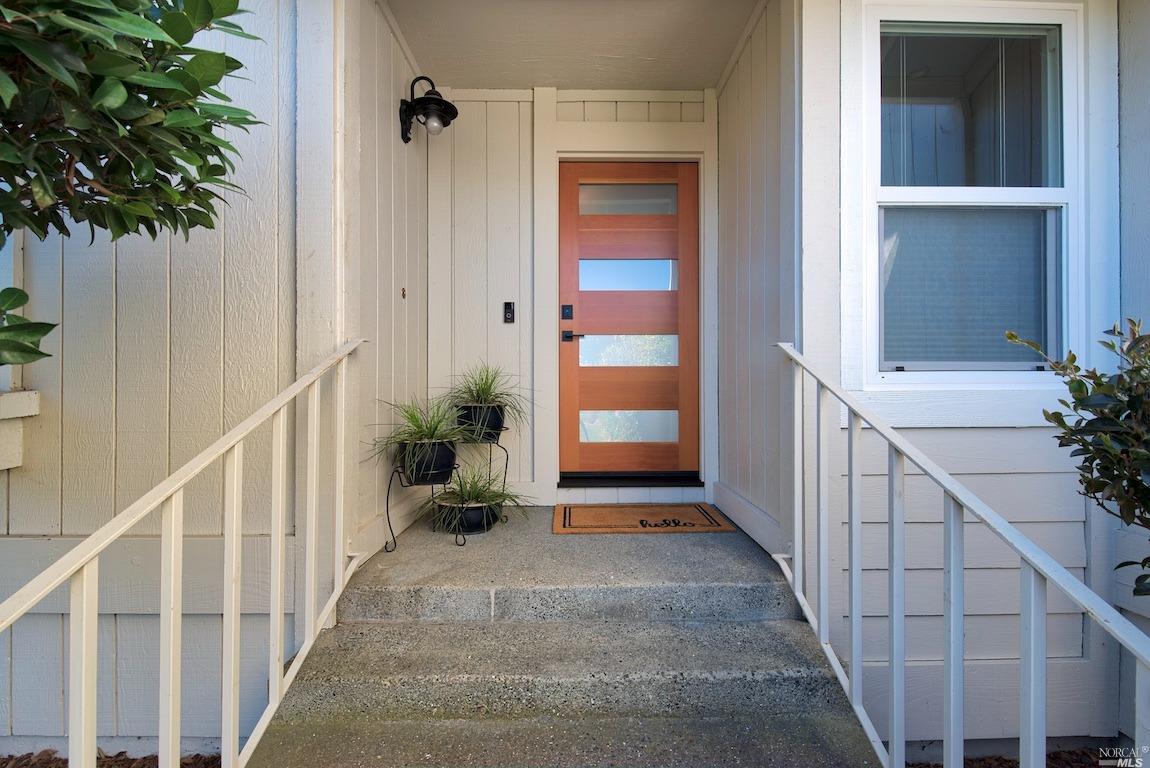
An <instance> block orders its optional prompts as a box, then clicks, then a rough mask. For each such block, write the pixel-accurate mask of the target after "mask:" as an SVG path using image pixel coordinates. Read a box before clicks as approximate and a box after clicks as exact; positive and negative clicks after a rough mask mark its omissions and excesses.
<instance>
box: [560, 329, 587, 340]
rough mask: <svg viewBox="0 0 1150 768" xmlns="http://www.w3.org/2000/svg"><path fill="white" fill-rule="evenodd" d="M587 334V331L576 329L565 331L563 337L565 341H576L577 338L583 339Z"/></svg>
mask: <svg viewBox="0 0 1150 768" xmlns="http://www.w3.org/2000/svg"><path fill="white" fill-rule="evenodd" d="M586 335H587V334H585V333H575V331H563V336H562V339H563V341H575V339H581V338H583V337H584V336H586Z"/></svg>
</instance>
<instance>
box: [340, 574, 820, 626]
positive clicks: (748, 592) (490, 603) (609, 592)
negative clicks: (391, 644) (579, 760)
mask: <svg viewBox="0 0 1150 768" xmlns="http://www.w3.org/2000/svg"><path fill="white" fill-rule="evenodd" d="M798 617H799V606H798V603H797V602H796V601H795V598H794V595H793V594H792V593H791V591H790V588H789V587H787V585H786V584H785V583H782V582H778V581H771V582H765V583H757V584H713V583H712V584H689V583H687V584H684V583H678V584H586V585H583V584H572V585H536V586H524V587H518V586H495V587H489V588H484V589H478V588H475V587H468V586H462V585H461V586H393V585H386V584H358V585H355V586H354V587H349V588H348V589H347V591H346V592H345V593H344V595H343V597H342V598H341V599H340V603H339V620H340V621H341V622H343V623H355V622H377V621H479V622H490V621H544V622H549V621H588V620H596V619H607V620H615V621H663V620H670V621H680V620H694V621H761V620H766V619H795V618H798Z"/></svg>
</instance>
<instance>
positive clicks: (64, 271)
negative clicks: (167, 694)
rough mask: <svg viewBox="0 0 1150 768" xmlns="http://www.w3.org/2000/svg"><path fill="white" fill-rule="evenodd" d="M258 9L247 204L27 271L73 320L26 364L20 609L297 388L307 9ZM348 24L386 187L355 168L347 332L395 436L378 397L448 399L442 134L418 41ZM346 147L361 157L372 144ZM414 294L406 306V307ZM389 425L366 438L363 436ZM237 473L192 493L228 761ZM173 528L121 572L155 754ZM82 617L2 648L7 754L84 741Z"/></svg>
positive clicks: (251, 489) (259, 517)
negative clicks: (437, 355)
mask: <svg viewBox="0 0 1150 768" xmlns="http://www.w3.org/2000/svg"><path fill="white" fill-rule="evenodd" d="M246 7H247V8H248V10H250V11H252V13H250V14H249V15H246V16H245V17H244V26H245V28H246V29H247V30H248V31H250V32H252V33H254V34H256V35H259V36H260V37H261V38H262V41H261V42H255V41H241V40H238V39H235V38H218V39H213V41H212V42H213V44H218V45H222V46H224V47H225V48H226V50H227V51H228V53H229V54H230V55H233V56H235V57H236V58H238V59H240V60H241V61H243V62H244V63H245V65H246V67H247V69H246V71H245V74H246V75H247V77H248V78H250V80H229V81H227V82H226V88H227V90H228V92H229V94H230V95H231V96H232V98H233V99H234V100H235V101H236V103H238V104H240V105H242V106H244V107H246V108H249V109H251V110H252V111H253V112H254V113H255V114H256V115H257V117H258V118H259V119H260V120H261V121H263V123H265V124H264V125H260V126H256V127H253V128H252V129H251V132H250V133H242V132H237V133H236V134H235V135H234V136H232V137H229V138H231V139H232V141H233V142H234V143H235V144H236V146H237V147H238V148H239V150H240V154H241V155H242V158H243V159H242V160H241V161H240V162H239V163H238V166H239V167H238V170H237V174H236V181H237V183H239V184H240V185H241V186H243V187H244V188H245V189H246V190H247V191H248V194H247V196H240V195H229V202H230V205H228V206H222V207H221V211H222V216H221V220H220V222H219V225H218V227H217V229H216V230H214V231H203V230H199V231H196V232H194V233H193V234H192V236H191V238H190V240H188V241H185V240H184V239H183V238H182V237H179V236H176V237H172V236H169V235H163V236H161V237H160V238H159V239H158V240H157V241H155V242H152V241H151V240H149V239H146V238H124V239H122V240H120V241H118V242H116V243H111V242H110V241H109V240H108V239H107V237H106V236H102V235H100V234H99V233H98V234H97V237H96V242H95V243H94V244H93V245H91V246H89V245H88V238H87V233H86V232H85V231H78V232H77V233H76V234H77V236H76V237H74V238H72V239H63V238H60V237H58V236H51V237H49V238H48V239H47V240H46V241H45V242H39V241H37V240H35V239H34V238H29V239H28V240H27V243H26V247H25V248H24V253H23V257H22V259H21V260H20V263H19V264H18V265H17V266H18V267H22V269H23V275H24V285H25V287H26V289H27V290H28V292H29V293H30V294H31V296H32V301H31V304H30V305H29V307H28V314H29V316H30V317H33V318H35V319H37V320H47V321H51V322H59V323H61V326H60V328H59V329H58V330H57V331H55V332H54V333H53V334H51V335H50V336H48V337H47V339H46V340H45V348H46V349H47V351H49V352H51V353H52V355H53V356H52V357H51V358H48V359H46V360H43V361H40V362H38V363H37V364H35V365H29V366H26V367H25V368H24V370H23V376H24V379H23V383H24V386H25V387H27V388H29V389H36V390H38V391H40V392H41V397H42V400H41V402H42V411H41V415H40V416H38V417H36V418H34V419H30V420H29V421H28V422H27V426H26V432H25V434H26V438H25V439H26V454H25V457H26V460H25V464H24V466H22V467H20V468H18V469H13V470H10V471H8V472H4V473H2V474H0V520H3V522H4V532H5V533H6V534H7V537H6V538H3V539H0V595H7V594H10V593H11V592H12V591H13V590H15V589H16V588H17V587H18V586H19V585H20V584H22V583H23V582H24V581H26V580H27V579H28V578H30V577H31V576H33V575H34V574H35V573H36V572H37V571H39V570H41V569H42V568H43V567H45V566H47V565H48V564H49V563H50V562H51V561H52V560H54V559H55V558H56V557H58V556H59V555H60V554H61V553H62V552H63V551H66V550H67V549H68V548H70V547H71V546H74V545H75V544H76V543H77V542H78V541H80V540H81V538H82V537H83V536H84V535H85V534H88V533H90V532H91V531H93V530H95V529H96V528H97V527H99V526H100V525H101V524H102V523H104V522H106V521H107V520H109V519H110V518H111V517H112V516H113V515H114V514H116V512H117V511H119V510H120V509H123V508H124V507H125V506H126V505H127V504H129V503H131V502H132V501H134V500H135V499H136V498H138V497H139V496H140V495H142V494H143V493H144V492H146V491H147V490H149V489H150V488H151V487H152V486H154V485H155V484H156V483H157V482H159V481H160V480H162V479H164V477H166V476H167V475H168V474H169V473H170V472H171V471H174V470H175V469H177V468H178V467H179V466H181V465H182V464H183V463H184V462H185V461H186V460H188V459H189V458H191V457H192V456H194V455H195V454H196V453H197V452H198V451H200V450H202V449H203V448H204V447H206V446H207V445H208V444H209V443H210V442H211V441H212V440H214V439H215V438H217V437H219V436H220V435H221V434H222V433H223V432H224V431H226V430H227V429H229V428H230V427H231V426H233V425H234V424H236V423H237V422H239V421H241V420H242V419H243V418H245V417H247V416H248V415H250V414H251V413H252V412H253V411H254V410H256V408H258V407H259V406H260V405H262V404H263V403H265V402H266V401H268V400H270V399H271V398H272V397H273V396H274V395H275V394H276V393H278V392H279V391H280V390H282V389H283V388H284V387H285V386H287V385H288V384H290V383H291V382H292V381H293V380H294V379H295V378H296V375H297V332H296V330H297V254H296V236H297V215H296V211H297V206H296V200H297V189H296V177H297V174H296V162H297V146H296V117H297V114H296V88H297V82H296V78H297V59H296V34H297V8H296V5H295V3H291V2H287V1H286V0H261V1H257V2H253V3H249V4H248V5H247V6H246ZM347 11H348V15H347V16H346V17H345V18H344V19H343V20H342V23H344V24H346V31H345V39H346V41H347V43H348V47H347V49H346V50H344V51H343V57H342V59H340V60H339V62H338V64H339V65H340V67H341V69H340V72H341V75H342V77H343V78H344V81H345V83H346V84H347V87H348V88H352V89H357V92H355V93H353V94H351V96H352V98H353V99H354V100H355V101H356V103H357V104H358V103H363V104H368V103H371V104H372V105H373V107H372V111H370V112H352V113H349V116H348V119H347V121H346V126H347V128H348V131H349V134H350V133H352V132H354V131H355V130H361V131H362V136H363V142H362V146H361V145H360V144H359V143H358V142H357V143H355V144H354V151H355V152H357V153H358V152H360V151H363V152H366V153H371V154H370V159H367V158H365V159H364V162H365V163H366V165H365V166H364V168H363V172H362V173H361V174H359V175H349V176H348V177H347V178H349V179H350V180H352V182H353V183H355V184H362V185H363V189H362V190H356V189H353V190H352V192H353V194H352V195H351V196H350V199H351V200H353V201H355V200H359V201H360V204H359V205H358V206H356V205H350V206H348V207H347V208H346V210H347V211H348V213H349V215H348V218H347V220H346V222H345V227H344V229H342V230H341V232H342V233H343V234H344V235H345V236H346V240H345V251H346V258H347V261H348V263H349V264H351V265H353V266H352V271H351V272H350V275H351V278H352V279H351V283H350V284H351V286H352V287H353V289H354V290H352V291H350V292H349V293H350V296H349V299H348V305H349V314H350V316H349V317H348V318H347V320H346V327H345V330H346V332H347V335H348V337H352V336H356V337H359V336H362V337H366V338H368V339H369V343H368V344H366V345H363V346H362V347H361V349H360V351H359V352H357V355H356V357H355V358H354V359H353V363H352V365H353V368H352V371H353V374H352V375H351V376H350V377H349V387H348V390H349V394H350V395H351V397H352V401H351V402H350V403H349V412H350V413H354V414H355V418H356V419H357V420H358V421H357V422H356V423H357V424H378V423H379V422H380V421H383V420H384V419H383V418H382V415H381V414H380V413H379V412H378V407H377V402H376V401H377V398H386V399H392V398H404V397H406V396H407V395H408V394H411V393H421V392H424V391H426V385H425V374H424V371H425V370H426V363H425V359H426V347H425V346H424V345H423V343H422V340H423V338H424V333H423V331H422V326H421V323H422V319H421V318H422V317H423V315H424V313H425V309H424V307H425V296H426V289H425V284H424V280H423V274H424V265H425V263H426V261H425V256H424V253H425V240H424V232H425V231H426V206H425V203H424V200H425V198H426V192H425V189H426V186H425V185H426V171H425V169H426V162H425V148H424V147H425V145H424V141H425V138H424V137H422V136H419V135H418V132H417V137H416V140H415V141H414V142H413V144H412V145H410V146H409V147H407V148H406V151H405V150H404V149H403V145H402V144H401V143H400V141H399V138H398V131H397V130H396V126H395V121H394V107H395V105H396V104H397V103H398V100H399V98H400V94H403V93H406V89H407V86H408V83H409V82H410V80H411V78H412V77H413V76H414V74H413V72H414V67H413V66H412V64H411V63H410V62H409V61H407V57H406V55H405V53H404V51H405V50H406V46H401V45H399V44H396V42H395V38H394V35H393V33H392V31H391V28H390V27H389V22H388V20H387V18H386V17H385V13H384V11H383V10H382V9H381V8H380V7H378V6H377V5H376V4H375V3H374V2H371V1H370V0H360V1H359V2H354V3H349V4H348V7H347ZM342 146H343V147H344V148H345V150H346V151H347V152H349V153H350V152H351V151H352V147H353V144H352V143H351V142H350V141H346V140H345V142H344V144H343V145H342ZM345 160H347V161H352V160H354V161H355V162H358V161H359V158H358V156H357V157H355V158H352V157H351V156H350V155H349V156H348V157H346V158H345ZM348 164H349V165H352V163H351V162H349V163H348ZM360 222H363V224H362V229H361V228H360ZM300 288H301V289H304V290H306V289H307V288H308V286H300ZM403 288H406V292H407V301H406V302H402V301H398V300H395V299H394V298H393V294H398V293H399V292H400V291H401V290H402V289H403ZM332 316H333V317H334V315H332ZM299 322H303V321H302V320H301V321H299ZM309 332H310V331H309ZM408 339H415V342H414V343H411V344H409V343H408ZM325 343H326V342H325ZM304 346H305V348H306V346H307V345H306V344H305V345H304ZM328 349H330V344H328V345H327V346H326V347H325V348H324V350H321V352H326V351H327V350H328ZM299 362H300V364H301V365H303V364H305V363H306V364H307V365H310V362H312V361H299ZM328 391H329V390H328V388H327V386H326V384H325V397H324V405H323V407H324V408H330V406H331V401H330V397H328V395H327V394H326V393H327V392H328ZM361 399H362V401H363V402H362V403H361V402H360V400H361ZM361 406H362V409H361ZM374 431H375V430H374V429H369V428H368V427H367V426H364V427H363V430H362V431H360V432H357V433H356V437H357V438H359V439H362V440H366V439H368V438H369V437H370V436H371V434H374ZM359 447H360V448H361V449H362V448H363V446H362V444H360V445H359ZM270 454H271V452H270V440H269V428H268V427H266V426H265V427H264V428H263V429H261V430H260V431H258V432H257V433H256V434H255V435H254V436H253V437H252V438H249V439H248V440H247V441H245V467H244V518H243V530H244V537H245V538H244V547H243V554H242V562H243V566H244V573H243V585H244V592H243V599H242V611H243V614H244V615H243V618H242V644H243V655H242V665H241V668H242V675H241V691H240V701H241V723H240V726H241V732H246V731H247V730H249V729H250V728H251V727H252V726H253V725H254V723H255V719H256V718H257V717H258V716H259V714H260V713H261V712H262V710H263V708H264V706H265V705H266V701H267V680H266V635H267V626H268V624H267V622H268V618H267V610H268V591H269V586H268V541H269V540H268V538H267V532H268V530H269V523H270V521H269V518H268V513H269V512H268V506H267V499H268V489H269V487H270ZM357 458H361V457H357ZM357 466H359V467H362V470H361V471H360V472H359V473H358V474H356V476H355V477H353V478H351V479H350V483H349V484H350V487H351V488H352V489H353V492H352V494H351V495H350V496H349V501H350V505H351V506H352V508H353V510H354V511H352V512H350V513H349V516H348V519H349V521H350V522H351V523H352V525H351V527H350V528H349V530H348V535H349V537H354V536H355V535H356V534H357V533H359V532H360V531H359V529H360V528H362V525H356V523H362V522H363V521H366V520H369V519H370V518H372V517H374V515H375V514H376V512H377V508H378V503H377V498H378V497H377V496H376V492H377V490H378V475H380V474H381V473H382V470H381V469H379V468H377V467H376V466H375V465H374V464H370V463H362V464H358V463H357ZM353 474H354V473H353ZM220 478H221V472H220V470H219V468H218V466H217V467H213V468H212V469H209V470H208V471H206V472H205V473H204V475H203V476H201V477H200V478H198V479H197V480H195V481H193V482H192V483H191V484H190V485H189V486H188V488H187V490H186V495H185V528H186V533H187V536H188V538H187V539H186V544H185V555H184V562H185V577H186V581H185V586H184V611H185V618H184V640H183V647H184V660H183V681H184V685H183V735H184V736H185V737H186V738H187V739H190V740H191V742H185V744H186V745H189V744H190V746H191V747H192V748H201V747H203V746H204V745H206V746H207V748H211V743H212V742H211V740H212V739H215V738H217V737H218V736H219V725H220V720H219V718H220V702H221V700H222V699H221V689H220V686H221V670H220V631H221V616H220V613H219V612H220V610H221V609H222V604H223V603H222V595H221V585H220V583H219V581H220V578H221V577H220V574H221V572H222V569H221V567H220V564H219V563H220V557H221V554H222V540H221V539H220V533H221V517H222V513H221V504H220V498H221V491H222V489H221V479H220ZM361 478H364V480H363V482H362V484H361V485H356V484H358V483H360V482H361ZM360 487H362V488H363V490H362V491H361V490H360ZM292 525H293V521H289V539H288V564H287V578H286V587H285V595H284V604H285V611H286V612H287V614H288V621H287V626H286V630H285V633H286V643H285V647H286V648H287V649H289V650H291V649H294V648H295V647H296V645H295V642H294V631H293V621H292V620H291V619H292V614H293V613H294V610H295V609H294V599H295V589H296V584H295V582H296V569H295V567H294V561H295V558H294V554H295V540H294V536H292V535H291V534H292V532H293V527H292ZM158 531H159V524H158V520H154V519H151V518H149V519H147V520H145V521H144V522H142V523H141V524H140V525H139V526H138V527H137V529H136V530H134V531H133V537H132V538H129V539H126V540H124V541H122V542H118V543H116V544H114V545H112V546H111V547H110V548H109V549H108V551H107V552H106V553H105V554H104V555H103V558H102V563H101V585H100V586H101V592H100V595H101V600H100V612H101V617H100V636H99V641H98V642H99V655H100V664H99V673H100V686H99V702H98V707H99V735H100V737H101V738H102V739H107V738H113V737H125V738H143V739H145V740H148V739H153V738H154V737H155V735H156V734H157V732H158V729H157V723H156V717H157V711H158V710H157V701H158V699H157V696H158V683H157V679H158V663H159V662H158V658H159V621H158V618H157V617H156V615H155V614H156V612H157V611H158V591H159V586H158V582H159V565H158V557H159V543H158V540H157V539H156V538H155V536H156V535H157V534H158ZM321 546H323V548H324V549H323V551H325V552H326V551H327V550H328V545H327V544H326V543H324V544H321ZM321 566H322V567H323V568H325V569H328V568H329V566H328V565H325V564H321ZM325 572H327V571H325ZM321 594H323V593H322V590H321ZM64 605H65V603H64V600H63V598H62V597H61V596H60V595H53V596H51V597H49V598H48V599H46V600H45V601H44V602H43V603H42V604H41V605H39V606H38V607H37V608H36V609H35V610H34V611H33V612H32V613H30V614H29V615H28V616H26V617H24V618H22V619H21V620H20V621H18V622H17V623H16V624H15V625H14V626H13V627H12V628H11V629H10V630H8V631H7V632H4V633H0V754H3V753H6V752H7V751H10V750H9V749H7V748H6V746H5V744H6V743H7V744H11V745H13V748H23V747H25V746H27V745H29V744H38V745H42V744H55V743H57V742H53V741H52V739H53V738H58V737H61V736H63V735H64V733H65V716H64V715H65V706H66V702H65V696H64V693H63V691H64V680H65V679H66V677H65V676H66V674H67V670H66V665H67V653H66V651H67V617H66V616H65V615H64V614H63V609H64ZM30 738H31V739H35V740H36V741H33V742H30V741H29V739H30ZM196 739H200V740H201V741H199V742H197V741H196ZM203 740H206V741H203ZM113 743H124V742H113ZM146 743H147V742H146V741H145V742H143V744H144V746H140V747H137V748H138V749H147V748H148V747H147V746H146Z"/></svg>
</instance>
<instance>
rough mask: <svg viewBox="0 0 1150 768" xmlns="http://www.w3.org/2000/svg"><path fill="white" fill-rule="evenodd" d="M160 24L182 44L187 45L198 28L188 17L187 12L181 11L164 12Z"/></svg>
mask: <svg viewBox="0 0 1150 768" xmlns="http://www.w3.org/2000/svg"><path fill="white" fill-rule="evenodd" d="M160 26H161V27H163V29H164V31H165V32H167V33H168V35H169V36H171V38H172V39H173V40H175V41H176V42H177V43H179V44H180V45H187V44H188V43H190V42H191V41H192V38H193V37H195V35H196V29H195V27H194V26H192V20H191V19H189V18H188V15H187V14H186V13H180V12H179V11H167V12H166V13H164V15H163V16H162V17H160Z"/></svg>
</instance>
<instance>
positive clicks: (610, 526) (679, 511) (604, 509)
mask: <svg viewBox="0 0 1150 768" xmlns="http://www.w3.org/2000/svg"><path fill="white" fill-rule="evenodd" d="M734 530H736V529H735V526H734V525H732V524H731V521H730V520H728V519H727V518H725V517H723V515H722V513H720V512H719V510H718V509H716V508H715V507H714V506H712V505H710V504H557V505H556V506H555V517H554V518H553V519H552V522H551V531H552V533H731V532H732V531H734Z"/></svg>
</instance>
